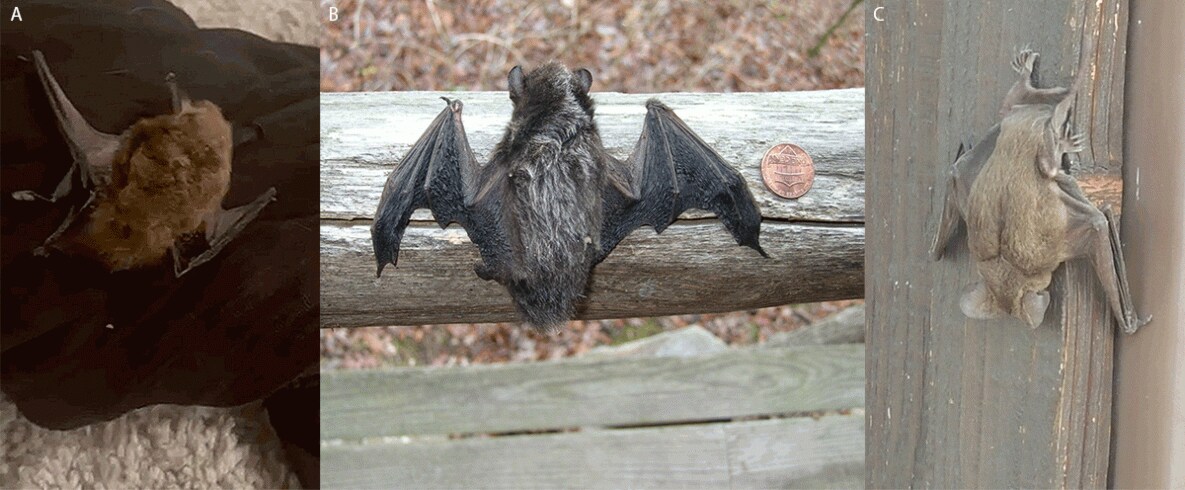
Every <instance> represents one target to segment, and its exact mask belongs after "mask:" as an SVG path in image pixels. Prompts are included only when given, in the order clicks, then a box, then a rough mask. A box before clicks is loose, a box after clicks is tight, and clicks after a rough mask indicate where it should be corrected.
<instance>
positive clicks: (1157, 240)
mask: <svg viewBox="0 0 1185 490" xmlns="http://www.w3.org/2000/svg"><path fill="white" fill-rule="evenodd" d="M1182 19H1185V2H1162V1H1158V0H1151V1H1136V2H1133V4H1132V12H1131V24H1130V26H1131V27H1130V29H1131V31H1130V36H1128V39H1129V40H1130V43H1131V44H1130V50H1129V53H1130V54H1129V56H1128V71H1127V77H1128V83H1127V102H1126V104H1127V109H1128V110H1127V118H1126V119H1127V120H1126V121H1125V124H1124V131H1125V134H1126V137H1125V139H1124V142H1125V143H1126V144H1125V146H1124V159H1125V161H1126V162H1127V164H1126V165H1124V169H1123V171H1124V172H1123V173H1124V180H1125V181H1126V182H1127V183H1128V185H1127V191H1126V192H1124V202H1125V203H1126V204H1127V212H1126V213H1124V216H1123V238H1124V244H1125V251H1126V252H1127V270H1128V273H1129V279H1130V282H1131V287H1132V294H1133V295H1134V298H1135V299H1136V306H1137V307H1139V308H1140V311H1141V312H1142V313H1144V314H1150V315H1152V319H1153V321H1152V323H1150V324H1148V326H1146V327H1145V328H1143V329H1142V330H1140V333H1139V335H1134V336H1131V337H1121V338H1120V340H1119V342H1118V345H1117V355H1116V363H1115V371H1116V376H1115V426H1114V431H1113V434H1114V436H1113V446H1112V448H1113V450H1112V471H1111V483H1110V486H1112V487H1115V488H1183V487H1185V430H1183V429H1182V426H1181V423H1182V422H1181V421H1182V420H1185V303H1183V302H1182V301H1181V299H1182V298H1185V251H1183V250H1182V244H1183V243H1185V140H1182V138H1181V135H1182V134H1185V79H1183V78H1182V76H1181V74H1182V73H1183V72H1185V52H1183V51H1181V46H1182V45H1185V30H1182V29H1181V21H1182Z"/></svg>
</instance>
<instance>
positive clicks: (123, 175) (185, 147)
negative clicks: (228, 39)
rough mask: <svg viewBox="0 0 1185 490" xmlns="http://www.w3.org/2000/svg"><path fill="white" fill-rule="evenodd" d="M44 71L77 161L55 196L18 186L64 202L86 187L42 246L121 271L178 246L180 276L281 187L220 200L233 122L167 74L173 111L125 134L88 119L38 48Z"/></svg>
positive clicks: (27, 196)
mask: <svg viewBox="0 0 1185 490" xmlns="http://www.w3.org/2000/svg"><path fill="white" fill-rule="evenodd" d="M33 61H34V64H35V65H36V68H37V75H38V77H39V78H40V79H41V83H42V86H43V87H44V89H45V92H46V95H47V96H48V98H49V102H50V106H51V107H52V108H53V111H54V113H55V115H56V118H57V121H58V127H59V129H61V131H62V135H63V136H64V137H65V139H66V141H67V143H68V144H69V146H70V153H71V154H72V155H73V157H74V163H73V164H72V165H71V168H70V170H69V171H68V172H67V174H66V176H65V177H64V178H63V179H62V180H61V182H60V183H59V184H58V186H57V188H56V190H55V191H54V193H53V195H52V196H50V197H42V196H40V195H38V194H36V193H34V192H32V191H19V192H16V193H14V195H13V197H14V198H16V199H19V200H46V201H50V202H57V201H59V200H62V199H66V198H69V197H71V196H72V195H73V194H74V193H75V192H79V191H84V192H86V200H85V203H84V204H83V205H82V206H80V207H77V208H74V209H71V212H70V214H69V215H68V216H67V218H66V219H65V221H64V222H63V223H62V225H61V226H60V227H59V228H58V229H57V231H55V232H54V233H53V234H52V235H51V236H50V237H49V238H48V239H46V241H45V244H44V245H43V246H42V247H41V248H40V249H39V253H40V254H42V255H47V254H49V252H50V251H51V250H56V251H59V252H62V253H65V254H69V255H77V256H82V257H86V258H88V259H93V260H96V261H98V262H99V263H101V264H103V265H104V266H105V267H106V268H107V269H108V270H110V271H112V272H114V271H121V270H128V269H135V268H140V267H146V266H152V265H156V264H159V263H160V262H161V261H162V260H163V259H164V257H165V255H167V254H169V253H170V252H171V253H172V257H173V267H174V273H175V275H176V276H177V277H180V276H181V275H183V274H185V273H186V272H188V271H190V270H192V269H193V268H195V267H198V266H199V265H201V264H203V263H205V262H207V261H209V260H210V259H212V258H214V257H215V256H216V255H217V254H218V252H219V251H221V250H222V249H223V247H225V246H226V244H227V243H229V242H230V241H231V239H233V238H234V237H235V235H237V234H238V233H239V232H240V231H242V229H243V228H244V227H245V226H246V225H247V224H248V223H249V222H251V221H252V220H253V219H255V217H256V216H257V215H258V214H259V212H260V211H262V210H263V208H264V206H266V205H267V204H268V203H269V202H271V201H272V200H273V198H274V195H275V189H274V188H273V189H269V190H268V191H267V192H264V193H263V194H262V195H260V196H259V197H258V198H257V199H256V200H255V201H254V202H252V203H250V204H247V205H244V206H240V207H237V208H234V209H231V210H224V209H222V198H223V197H224V196H225V195H226V193H227V190H228V189H229V186H230V174H231V154H232V151H233V141H232V137H231V125H230V123H228V122H227V121H226V119H225V118H223V116H222V111H221V110H220V109H219V108H218V106H217V105H215V104H214V103H212V102H209V101H205V100H200V101H191V100H189V98H188V97H186V96H185V95H183V94H182V93H181V91H180V89H178V88H177V84H176V81H175V80H174V78H175V77H173V76H172V74H170V75H169V77H168V78H167V80H166V83H167V84H168V86H169V89H170V92H171V93H172V105H173V112H172V113H171V114H165V115H160V116H156V117H150V118H145V119H141V120H139V121H137V122H136V123H135V124H133V125H132V126H131V127H130V128H128V129H127V130H126V131H124V133H123V134H122V135H119V136H117V135H110V134H104V133H101V132H99V131H97V130H95V129H94V128H93V127H91V125H90V124H89V123H87V122H86V120H85V119H83V117H82V115H81V114H80V113H79V112H78V110H77V109H75V108H74V105H73V104H71V103H70V100H69V99H68V98H67V97H66V95H65V93H64V92H62V89H61V87H59V86H58V83H57V81H56V80H55V79H54V77H53V74H52V73H51V72H50V70H49V67H48V65H47V64H46V62H45V57H44V56H43V55H42V54H41V52H40V51H34V53H33Z"/></svg>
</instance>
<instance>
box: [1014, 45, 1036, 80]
mask: <svg viewBox="0 0 1185 490" xmlns="http://www.w3.org/2000/svg"><path fill="white" fill-rule="evenodd" d="M1038 57H1040V55H1039V54H1037V52H1036V51H1033V50H1032V49H1029V47H1028V46H1025V47H1023V48H1021V49H1020V50H1019V51H1017V53H1016V57H1015V58H1012V69H1013V70H1015V71H1016V72H1017V73H1019V74H1021V76H1024V77H1028V76H1030V75H1031V74H1032V73H1033V70H1034V69H1035V68H1036V65H1037V58H1038Z"/></svg>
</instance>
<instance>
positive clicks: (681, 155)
mask: <svg viewBox="0 0 1185 490" xmlns="http://www.w3.org/2000/svg"><path fill="white" fill-rule="evenodd" d="M508 81H509V86H510V100H511V102H512V103H513V104H514V112H513V113H512V115H511V119H510V124H509V125H508V126H507V128H506V133H505V135H504V136H503V138H502V140H501V142H499V143H498V144H497V146H495V148H494V151H493V154H492V155H491V156H490V161H489V162H488V163H486V164H485V165H481V164H479V163H478V162H477V160H476V158H475V157H474V155H473V151H472V150H471V149H470V147H469V143H468V141H467V140H466V138H465V129H464V127H463V126H462V125H461V107H462V105H461V102H460V101H449V100H448V99H445V101H446V102H447V107H446V108H445V109H444V110H443V111H441V113H440V115H439V116H437V117H436V120H434V121H433V122H432V125H431V126H430V127H429V128H428V130H427V132H425V133H424V135H423V136H422V137H420V140H419V141H417V142H416V143H415V145H414V146H413V147H412V148H411V151H409V152H408V154H407V156H406V157H404V159H403V161H402V162H400V164H399V165H398V166H397V167H396V168H395V170H394V172H392V173H391V176H390V178H388V179H387V184H386V187H385V188H384V189H383V195H382V199H381V201H380V203H379V207H378V211H377V213H376V214H375V221H374V227H373V229H372V237H373V240H374V251H375V258H376V259H377V260H378V273H379V274H381V273H382V271H383V267H385V266H386V265H387V264H392V265H394V264H395V263H396V260H397V258H398V256H399V242H400V239H401V238H402V236H403V232H404V228H405V227H406V226H407V223H408V219H409V218H410V217H411V214H412V211H414V210H415V209H417V208H421V207H428V208H430V209H431V210H432V213H433V215H434V217H435V219H436V222H437V223H438V224H440V225H441V226H442V227H443V226H447V225H448V224H449V223H453V222H456V223H460V224H461V226H463V227H465V230H466V231H467V232H468V234H469V238H470V240H472V241H473V243H475V244H476V245H477V247H478V249H479V250H480V252H481V261H480V262H478V264H477V265H476V266H475V272H476V273H477V275H478V276H479V277H481V278H482V279H486V280H493V281H497V282H498V283H500V284H502V285H503V286H505V287H506V288H507V290H508V291H509V292H510V296H511V297H512V298H513V300H514V304H515V306H516V308H517V310H518V312H519V313H520V315H521V316H522V318H523V319H524V320H525V321H526V322H527V323H529V324H530V325H532V326H533V327H535V328H536V329H538V330H546V329H550V328H554V327H556V326H557V325H559V324H560V323H562V322H564V321H567V320H569V319H571V318H572V316H573V315H574V314H575V311H576V305H577V303H578V301H579V300H580V299H581V298H582V297H583V296H584V292H585V290H586V288H587V287H588V282H589V278H590V275H591V272H592V268H593V267H594V266H595V265H596V264H598V263H600V262H601V260H603V259H604V258H605V257H606V256H607V255H608V254H609V252H611V251H612V250H613V248H614V247H616V246H617V243H618V242H620V241H621V240H622V239H623V238H625V236H626V235H628V234H629V233H630V232H631V231H633V230H634V229H635V228H638V227H639V226H642V225H649V226H651V227H653V228H654V230H655V231H656V232H660V233H661V232H662V231H663V230H664V229H666V227H667V226H668V225H670V224H671V223H672V222H673V221H675V219H676V218H678V217H679V215H680V214H681V213H682V212H683V211H684V210H687V209H689V208H700V209H706V210H709V211H713V212H715V213H716V214H717V215H718V216H719V217H720V219H721V221H723V223H724V226H725V228H727V229H728V231H729V232H731V233H732V235H733V237H734V238H735V239H736V241H737V243H739V244H741V245H745V246H748V247H751V248H753V249H754V250H756V251H757V252H759V253H761V254H762V255H763V256H764V255H765V252H764V251H763V250H762V249H761V246H760V245H759V243H758V235H759V231H760V226H761V214H760V213H759V212H758V209H757V205H756V204H755V203H754V201H753V196H752V195H751V194H750V193H749V189H748V187H747V186H746V185H745V180H744V178H742V177H741V176H740V174H738V173H737V172H736V170H734V169H732V168H731V167H729V166H728V164H726V163H725V162H724V160H723V159H722V158H721V157H720V155H718V154H717V153H716V152H715V151H714V150H712V148H711V147H709V146H708V145H707V144H706V143H704V141H703V140H701V139H700V138H699V137H698V136H696V134H695V133H694V132H692V131H691V129H690V128H688V127H687V125H685V124H684V123H683V121H682V120H680V119H679V117H678V116H676V115H675V113H674V112H673V111H671V109H670V108H668V107H667V106H665V105H663V104H662V103H661V102H658V101H657V100H651V101H650V102H648V103H647V104H646V108H647V113H646V120H645V123H644V126H643V128H642V136H641V139H640V140H639V141H638V144H637V146H636V147H635V148H634V151H633V154H632V155H630V157H629V158H628V159H627V160H626V161H624V162H622V161H619V160H617V159H616V158H614V157H613V156H611V155H609V154H608V153H607V152H606V151H605V148H604V145H603V144H602V143H601V136H600V134H599V133H598V131H597V126H596V123H595V122H594V121H593V101H592V99H591V98H590V97H589V88H590V87H591V85H592V74H590V73H589V72H588V70H583V69H582V70H576V71H569V70H568V69H567V68H565V67H564V66H563V65H561V64H559V63H555V62H552V63H548V64H545V65H543V66H541V67H539V68H537V69H535V70H533V71H531V72H529V73H524V72H523V70H522V69H521V68H519V67H515V68H514V69H512V70H511V71H510V74H509V76H508Z"/></svg>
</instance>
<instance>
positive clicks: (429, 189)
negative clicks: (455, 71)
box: [371, 99, 505, 274]
mask: <svg viewBox="0 0 1185 490" xmlns="http://www.w3.org/2000/svg"><path fill="white" fill-rule="evenodd" d="M445 101H446V102H448V107H445V109H444V110H443V111H441V112H440V115H439V116H436V119H435V120H433V121H432V125H431V126H429V127H428V130H427V131H425V132H424V135H423V136H421V137H420V139H419V141H416V143H415V145H412V148H411V151H409V152H408V153H407V156H405V157H404V158H403V160H402V161H401V162H399V166H397V167H395V171H394V172H392V173H391V176H390V177H389V178H388V179H387V185H386V187H384V188H383V196H382V199H381V200H380V201H379V208H378V211H377V212H376V213H375V217H374V227H373V228H371V237H372V239H373V241H374V255H375V259H376V260H377V261H378V271H377V273H376V274H382V272H383V268H384V267H385V266H386V265H387V264H391V265H396V262H397V260H398V258H399V242H400V240H401V239H402V238H403V232H404V230H405V229H406V228H407V223H408V220H409V219H410V218H411V214H412V212H413V211H415V210H416V209H419V208H424V207H426V208H428V209H431V210H432V215H433V216H434V217H435V219H436V222H437V223H438V224H439V225H440V226H441V227H442V228H443V227H445V226H448V224H449V223H459V224H460V225H461V226H463V227H465V230H466V232H468V234H469V238H470V240H472V241H473V242H474V243H476V244H477V245H478V247H479V248H480V249H481V251H482V257H483V258H486V259H487V262H488V261H489V260H488V259H489V258H490V254H491V253H493V252H492V251H491V250H492V249H493V248H495V247H494V245H493V244H504V243H505V240H500V239H499V238H498V237H500V236H502V235H503V233H502V232H501V231H500V229H499V228H498V225H497V220H495V219H491V217H490V216H488V215H489V214H490V213H487V212H482V210H486V209H495V208H497V207H498V205H499V203H498V202H496V201H497V196H494V195H490V196H488V198H483V199H475V198H470V197H469V196H471V195H476V194H478V193H479V191H478V189H477V185H478V184H477V181H478V174H479V172H480V171H481V169H480V166H479V164H478V163H477V159H476V158H475V157H474V156H473V150H472V149H471V148H470V147H469V141H468V139H467V138H466V137H465V127H464V126H463V125H462V124H461V107H462V104H461V101H449V100H448V99H445ZM475 201H477V202H476V204H475Z"/></svg>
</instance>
